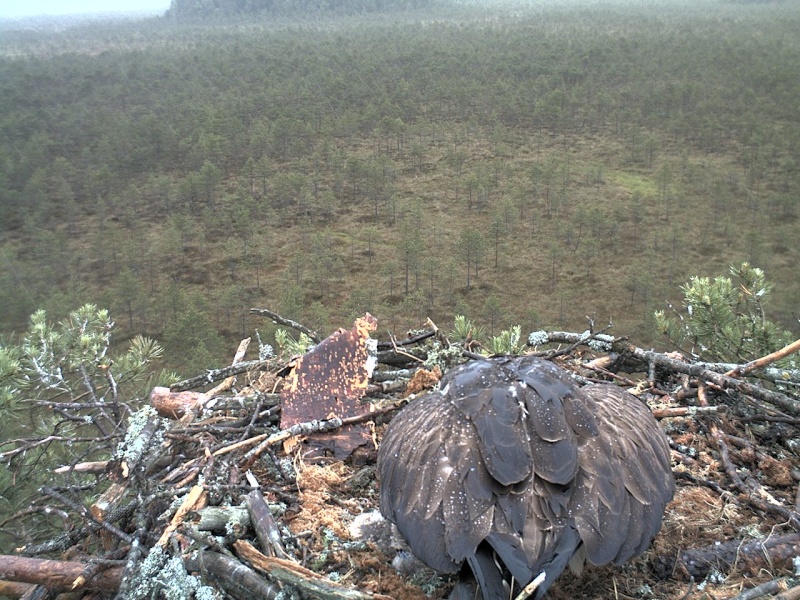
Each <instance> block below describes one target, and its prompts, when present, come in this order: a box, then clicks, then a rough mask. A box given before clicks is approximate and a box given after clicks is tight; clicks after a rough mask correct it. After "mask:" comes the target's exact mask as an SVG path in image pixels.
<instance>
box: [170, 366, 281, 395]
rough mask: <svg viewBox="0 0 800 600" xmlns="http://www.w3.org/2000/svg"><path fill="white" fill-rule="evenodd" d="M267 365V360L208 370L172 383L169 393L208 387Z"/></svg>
mask: <svg viewBox="0 0 800 600" xmlns="http://www.w3.org/2000/svg"><path fill="white" fill-rule="evenodd" d="M268 364H269V361H268V360H248V361H244V362H240V363H238V364H235V365H231V366H229V367H224V368H222V369H209V370H208V371H206V372H205V373H204V374H203V375H195V376H194V377H190V378H189V379H184V380H183V381H179V382H177V383H173V384H172V385H171V386H169V390H170V391H171V392H183V391H186V390H191V389H192V388H196V387H200V386H203V385H208V384H210V383H214V382H215V381H219V380H220V379H225V378H226V377H231V376H233V375H238V374H239V373H244V372H245V371H250V370H251V369H260V368H261V367H264V366H266V365H268Z"/></svg>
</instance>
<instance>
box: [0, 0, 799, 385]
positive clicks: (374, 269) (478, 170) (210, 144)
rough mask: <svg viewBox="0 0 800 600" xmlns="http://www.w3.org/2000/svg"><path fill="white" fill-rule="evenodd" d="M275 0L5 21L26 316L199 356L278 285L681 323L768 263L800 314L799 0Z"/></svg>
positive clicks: (8, 178)
mask: <svg viewBox="0 0 800 600" xmlns="http://www.w3.org/2000/svg"><path fill="white" fill-rule="evenodd" d="M262 4H263V3H262ZM262 4H259V3H254V2H234V1H229V2H224V1H222V0H218V1H216V2H203V1H202V0H196V1H194V2H192V1H190V0H174V1H173V5H172V8H171V10H170V12H169V14H168V15H167V16H165V17H159V18H151V19H145V20H120V21H102V22H78V23H72V24H71V25H69V26H63V25H62V26H56V25H54V24H50V25H48V26H47V27H37V28H34V27H30V26H29V25H28V24H25V23H24V22H3V23H0V132H2V133H1V134H0V307H2V311H0V333H2V334H3V335H4V336H5V337H6V338H8V339H13V338H14V332H23V331H24V330H25V329H26V328H27V323H28V318H29V315H30V314H32V313H33V312H34V311H35V310H36V309H38V308H45V309H46V310H47V313H48V317H51V318H58V317H61V316H65V315H67V314H68V312H69V311H70V310H73V309H75V308H76V307H78V306H80V305H82V304H84V303H87V302H93V303H96V304H97V305H99V306H104V307H108V308H109V309H110V311H111V314H112V315H113V316H114V318H115V319H116V330H115V338H114V339H115V340H116V341H117V342H120V341H125V340H128V339H131V338H133V337H134V336H135V335H137V334H145V335H148V336H151V337H154V338H157V339H158V340H160V341H161V342H162V343H163V345H164V346H165V349H166V352H165V357H166V360H167V363H168V365H169V366H170V367H171V368H174V369H176V370H179V371H180V372H182V373H184V374H195V373H197V372H199V371H200V370H201V369H203V368H207V367H213V366H219V365H220V364H224V363H226V362H227V361H228V360H229V356H230V354H231V352H232V349H233V348H235V346H236V343H237V342H238V340H239V339H240V338H242V337H246V336H249V335H251V334H252V333H253V331H254V330H255V329H258V330H259V331H260V332H261V335H262V337H263V338H264V341H270V340H271V336H272V334H273V329H272V326H271V325H269V324H267V323H265V321H264V320H263V317H257V316H253V315H250V314H249V312H248V311H249V308H250V307H253V306H264V307H269V308H271V309H273V310H275V311H277V312H280V313H281V314H283V315H284V316H286V317H290V318H294V319H297V320H299V321H302V322H303V323H305V324H307V325H308V326H309V327H312V328H314V329H317V330H319V331H320V332H321V333H322V334H323V335H324V334H326V333H328V332H329V331H330V330H332V329H333V328H335V327H338V326H341V325H348V324H349V323H350V321H351V320H352V318H353V317H354V316H356V315H358V314H363V312H364V311H365V310H369V311H370V312H372V313H373V314H375V315H376V316H377V317H378V322H379V331H378V335H379V336H382V337H385V336H386V332H387V331H393V332H394V333H395V334H396V335H403V334H404V332H405V331H406V329H408V328H412V327H418V326H420V325H422V324H423V323H424V322H425V319H426V318H427V317H430V318H432V319H433V320H434V321H435V322H437V323H438V324H440V325H442V326H443V327H448V326H449V325H450V324H451V323H452V321H453V317H454V315H457V314H462V315H467V316H468V317H470V318H471V319H473V320H475V321H476V322H479V323H481V324H483V325H484V326H485V327H486V329H487V331H489V332H491V333H497V332H498V331H499V330H500V329H502V328H506V327H508V326H510V325H512V324H521V325H522V326H523V331H531V330H533V329H539V328H551V327H557V328H564V329H569V330H577V331H582V330H583V329H585V328H586V327H587V316H588V317H590V318H593V319H594V322H595V324H596V326H604V325H605V324H606V323H608V322H609V321H613V323H614V329H613V333H615V334H617V335H629V336H630V337H631V338H632V340H633V341H634V342H636V343H638V344H639V345H642V346H650V345H652V346H657V347H658V346H661V347H663V346H664V345H665V343H666V341H665V340H664V341H662V340H661V339H660V338H659V337H658V334H657V332H656V328H655V326H654V321H653V312H654V310H655V309H659V308H663V307H665V306H666V304H667V303H668V302H673V303H675V304H676V305H679V304H680V298H681V292H680V289H679V286H680V284H682V283H684V282H685V281H686V280H687V279H688V278H689V276H690V275H709V276H713V275H717V274H725V273H726V272H727V266H728V265H729V264H738V263H740V262H741V261H742V260H747V261H749V262H751V263H752V264H754V265H757V266H759V267H761V268H763V269H764V270H765V271H766V273H767V276H768V278H769V279H770V280H772V281H774V282H776V284H777V285H776V287H775V290H774V292H773V293H772V294H771V296H770V297H771V303H770V305H769V306H768V310H769V316H770V318H772V319H773V320H775V321H776V322H778V323H780V324H781V325H782V326H784V327H786V328H787V329H790V330H791V331H792V332H793V333H794V334H798V333H800V328H798V323H797V321H796V319H795V317H796V307H797V301H796V299H797V298H798V296H800V275H799V272H800V270H799V269H798V264H800V262H799V261H798V255H799V254H800V244H798V242H797V240H798V239H800V223H798V210H800V207H798V204H799V203H800V164H798V160H799V158H798V157H800V101H799V100H798V99H800V38H798V35H797V32H798V31H800V5H798V4H797V3H792V2H784V3H780V2H777V3H733V2H724V1H722V0H704V1H701V2H682V1H676V2H666V1H663V2H636V3H622V2H616V1H611V2H604V3H596V2H592V3H578V2H566V3H565V2H559V3H549V2H531V3H524V4H519V3H493V4H487V3H464V2H458V3H455V2H421V1H418V2H413V1H412V2H407V3H402V2H394V3H392V4H391V9H390V7H389V5H388V4H385V3H381V2H380V1H377V0H376V1H375V2H368V1H367V0H352V1H351V2H330V3H325V4H323V3H318V4H314V3H311V2H307V3H296V2H290V1H289V0H285V1H283V2H278V1H277V0H276V1H274V2H272V3H269V5H268V7H267V10H261V11H253V10H252V9H254V8H264V7H263V5H262ZM248 11H250V12H248ZM793 311H795V312H793ZM795 337H797V335H795Z"/></svg>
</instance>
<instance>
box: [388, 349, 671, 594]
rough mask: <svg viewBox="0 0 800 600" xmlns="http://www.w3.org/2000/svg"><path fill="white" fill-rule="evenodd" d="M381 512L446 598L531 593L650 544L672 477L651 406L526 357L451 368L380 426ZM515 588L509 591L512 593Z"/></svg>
mask: <svg viewBox="0 0 800 600" xmlns="http://www.w3.org/2000/svg"><path fill="white" fill-rule="evenodd" d="M378 476H379V480H380V486H381V488H380V507H381V512H382V513H383V515H384V516H385V517H386V518H387V519H389V520H390V521H392V522H393V523H394V524H395V525H396V526H397V528H398V530H399V531H400V533H401V535H402V536H403V537H404V538H405V540H406V541H407V542H408V544H409V546H410V547H411V550H412V552H413V553H414V554H415V555H416V556H417V557H418V558H420V559H421V560H422V561H423V562H424V563H425V564H427V565H428V566H429V567H431V568H433V569H435V570H437V571H441V572H445V573H460V577H459V583H458V584H457V585H456V587H455V589H454V590H453V592H452V594H451V596H450V597H451V598H458V599H462V598H463V599H466V598H470V599H472V598H480V597H481V596H480V595H477V594H476V585H477V587H479V588H480V592H481V595H482V597H483V600H495V599H497V600H500V599H503V600H506V599H507V598H509V597H510V594H512V593H513V594H514V595H516V594H517V593H518V592H519V591H520V590H522V589H524V588H525V586H526V585H528V584H529V583H531V582H532V581H533V580H535V579H536V580H537V581H539V585H538V587H536V588H535V592H534V594H533V598H534V599H537V598H541V597H542V596H544V594H545V592H546V591H547V588H548V587H550V585H552V583H553V581H555V579H556V578H557V577H558V576H559V575H560V574H561V572H562V571H563V570H564V569H565V568H566V566H567V565H568V564H570V565H571V566H573V567H576V566H580V565H582V563H583V560H588V561H589V562H590V563H592V564H595V565H602V564H605V563H609V562H613V563H615V564H621V563H623V562H624V561H626V560H628V559H630V558H632V557H635V556H638V555H639V554H641V553H642V552H644V551H645V549H647V547H648V546H649V545H650V542H651V540H652V539H653V537H654V536H655V534H656V533H657V532H658V530H659V528H660V527H661V518H662V515H663V513H664V507H665V506H666V504H667V502H669V500H670V499H671V498H672V495H673V493H674V491H675V483H674V480H673V477H672V471H671V468H670V455H669V446H668V443H667V437H666V435H665V434H664V432H663V431H662V430H661V428H660V427H659V426H658V424H657V423H656V420H655V419H654V418H653V416H652V414H651V413H650V411H649V409H648V408H647V406H646V405H645V404H643V403H642V402H641V401H640V400H639V399H637V398H636V397H635V396H633V395H631V394H629V393H627V392H625V391H623V390H621V389H620V388H619V387H617V386H615V385H611V384H595V385H588V386H585V387H583V388H581V387H578V386H577V385H576V384H575V383H573V382H572V380H571V379H570V376H569V374H568V373H567V371H565V370H564V369H562V368H560V367H558V366H556V365H554V364H553V363H550V362H548V361H545V360H541V359H538V358H534V357H530V356H522V357H514V358H491V359H486V360H474V361H471V362H469V363H467V364H465V365H462V366H460V367H457V368H454V369H451V370H450V371H449V372H448V373H447V374H446V375H445V376H444V377H443V378H442V380H441V382H440V384H439V391H434V392H431V393H429V394H427V395H425V396H423V397H422V398H420V399H418V400H415V401H413V402H412V403H411V404H409V405H408V406H406V407H405V408H404V409H403V410H402V411H401V412H400V413H399V414H398V415H397V416H396V417H395V418H394V419H393V420H392V422H391V423H390V424H389V426H388V428H387V430H386V433H385V435H384V437H383V441H382V443H381V447H380V451H379V454H378ZM511 597H513V596H511Z"/></svg>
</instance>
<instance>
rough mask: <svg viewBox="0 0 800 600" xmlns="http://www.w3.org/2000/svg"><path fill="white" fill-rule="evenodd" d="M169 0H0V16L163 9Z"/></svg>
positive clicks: (167, 5) (166, 7)
mask: <svg viewBox="0 0 800 600" xmlns="http://www.w3.org/2000/svg"><path fill="white" fill-rule="evenodd" d="M169 3H170V0H0V18H2V17H24V16H33V15H71V14H82V13H96V12H117V11H133V10H146V11H162V12H163V11H165V10H167V9H168V8H169Z"/></svg>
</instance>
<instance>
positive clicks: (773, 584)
mask: <svg viewBox="0 0 800 600" xmlns="http://www.w3.org/2000/svg"><path fill="white" fill-rule="evenodd" d="M788 587H789V586H788V585H787V584H786V578H785V577H781V578H780V579H773V580H772V581H767V582H766V583H762V584H761V585H757V586H756V587H753V588H750V589H749V590H745V591H744V592H742V593H741V594H739V595H737V596H734V597H733V598H731V600H755V599H756V598H763V597H764V596H766V595H767V594H774V593H775V592H782V591H785V590H786V589H788Z"/></svg>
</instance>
